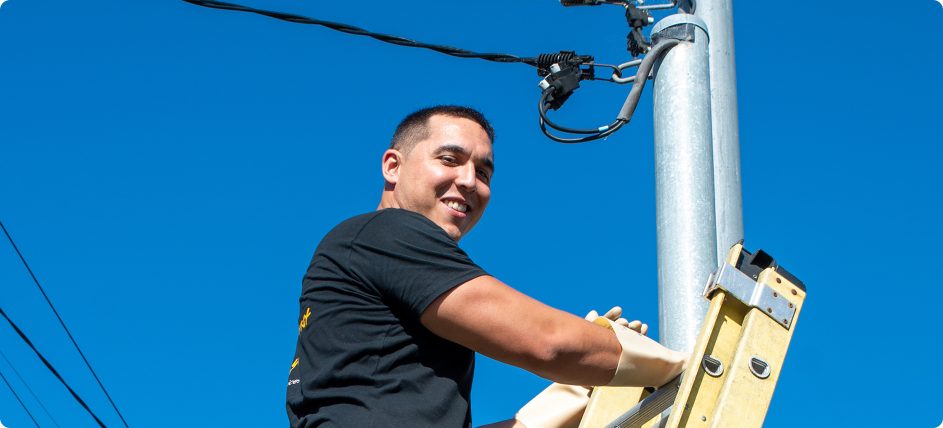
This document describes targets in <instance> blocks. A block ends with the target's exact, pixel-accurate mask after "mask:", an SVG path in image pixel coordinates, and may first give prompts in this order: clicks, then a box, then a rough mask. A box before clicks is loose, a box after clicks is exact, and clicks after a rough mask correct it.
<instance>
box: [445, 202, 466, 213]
mask: <svg viewBox="0 0 943 428" xmlns="http://www.w3.org/2000/svg"><path fill="white" fill-rule="evenodd" d="M445 204H446V205H448V206H449V208H451V209H453V210H455V211H460V212H467V211H468V205H465V204H463V203H461V202H457V201H448V202H446V203H445Z"/></svg>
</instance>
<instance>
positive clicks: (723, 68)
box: [694, 0, 743, 265]
mask: <svg viewBox="0 0 943 428" xmlns="http://www.w3.org/2000/svg"><path fill="white" fill-rule="evenodd" d="M694 14H695V15H696V16H697V17H699V18H701V19H703V20H704V22H705V23H706V24H707V28H708V31H709V33H710V38H711V42H710V47H709V52H710V74H711V77H710V80H711V115H712V120H711V132H712V133H713V139H714V192H715V198H714V200H715V205H716V206H715V209H716V213H717V257H718V260H717V264H718V265H720V262H721V261H722V259H723V258H724V256H725V255H726V254H727V250H729V249H730V247H731V246H732V245H733V244H736V243H737V242H738V241H740V240H741V239H743V206H742V203H743V199H742V192H741V187H740V130H739V127H738V121H737V72H736V64H735V57H734V43H733V0H698V2H697V7H696V9H695V11H694Z"/></svg>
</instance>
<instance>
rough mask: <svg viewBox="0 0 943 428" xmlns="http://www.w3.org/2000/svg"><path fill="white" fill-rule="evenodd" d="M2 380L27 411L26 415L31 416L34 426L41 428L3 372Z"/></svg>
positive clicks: (0, 373)
mask: <svg viewBox="0 0 943 428" xmlns="http://www.w3.org/2000/svg"><path fill="white" fill-rule="evenodd" d="M0 379H3V383H5V384H7V388H10V392H12V393H13V396H14V397H16V401H19V402H20V407H22V408H23V410H25V411H26V414H27V415H29V418H30V419H32V420H33V425H36V428H39V422H36V418H34V417H33V413H32V412H30V411H29V409H28V408H27V407H26V404H23V400H21V399H20V395H19V394H17V393H16V390H14V389H13V385H10V381H8V380H7V377H6V376H4V375H3V372H2V371H0Z"/></svg>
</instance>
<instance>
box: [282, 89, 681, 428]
mask: <svg viewBox="0 0 943 428" xmlns="http://www.w3.org/2000/svg"><path fill="white" fill-rule="evenodd" d="M493 140H494V131H493V129H492V127H491V125H490V124H489V123H488V122H487V120H485V118H484V117H483V116H482V115H481V114H480V113H478V112H477V111H475V110H472V109H469V108H466V107H457V106H439V107H433V108H429V109H423V110H420V111H418V112H415V113H413V114H411V115H409V116H407V117H406V119H404V120H403V122H402V123H400V125H399V126H398V127H397V129H396V132H395V134H394V136H393V141H392V143H391V145H390V148H389V149H388V150H387V151H386V152H385V153H383V157H382V174H383V178H384V180H385V185H384V189H383V193H382V195H381V197H380V204H379V207H378V209H377V211H375V212H371V213H368V214H363V215H360V216H356V217H353V218H351V219H348V220H347V221H344V222H343V223H341V224H340V225H338V226H337V227H335V228H334V229H333V230H332V231H331V232H329V233H328V234H327V236H325V237H324V239H323V240H322V241H321V243H320V245H319V246H318V249H317V250H316V251H315V255H314V257H313V259H312V261H311V265H310V266H309V268H308V272H307V274H306V275H305V278H304V281H303V286H302V288H303V289H302V295H301V298H300V304H301V314H302V315H301V320H300V323H299V328H298V330H299V332H298V346H297V349H296V355H295V360H294V361H293V363H292V369H291V371H290V374H289V381H288V400H287V401H288V403H287V404H288V406H287V407H288V415H289V419H290V421H291V424H292V426H293V427H312V426H319V427H328V426H331V427H333V426H337V427H468V426H470V425H471V409H470V402H469V399H470V393H471V381H472V374H473V371H474V353H475V352H480V353H482V354H484V355H487V356H489V357H491V358H494V359H496V360H499V361H503V362H505V363H508V364H512V365H515V366H518V367H521V368H524V369H526V370H529V371H531V372H533V373H535V374H537V375H540V376H542V377H545V378H547V379H550V380H553V381H555V382H560V383H561V384H572V385H646V386H658V385H661V384H663V383H665V382H667V381H668V380H670V379H671V378H672V377H674V376H675V375H677V374H678V373H679V372H680V371H681V368H682V365H683V364H684V359H685V357H684V355H682V354H680V353H677V352H674V351H671V350H668V349H666V348H663V347H661V346H660V345H658V344H657V343H656V342H654V341H652V340H650V339H648V338H646V337H644V336H642V335H640V334H638V333H636V332H634V331H631V330H629V329H627V328H625V327H624V326H623V325H625V324H626V323H625V322H621V325H620V323H617V322H613V320H615V319H618V314H617V313H615V314H614V313H610V314H608V315H609V316H608V317H604V318H600V319H601V320H603V322H602V323H601V324H602V325H606V326H608V327H609V328H608V329H607V328H601V327H600V326H599V325H596V324H594V323H590V322H586V320H584V319H581V318H579V317H576V316H573V315H570V314H568V313H565V312H562V311H559V310H556V309H553V308H551V307H549V306H546V305H543V304H542V303H540V302H538V301H536V300H534V299H531V298H529V297H527V296H525V295H523V294H521V293H520V292H518V291H516V290H514V289H513V288H511V287H509V286H507V285H505V284H504V283H502V282H501V281H499V280H498V279H496V278H494V277H492V276H490V275H488V274H487V273H486V272H485V271H484V270H482V269H481V268H480V267H478V266H477V265H475V264H474V263H473V262H472V261H471V260H470V259H469V258H468V256H467V255H466V254H465V252H463V251H462V250H461V249H459V248H458V246H457V242H458V241H459V240H460V239H461V238H462V237H463V236H464V235H465V234H466V233H468V232H469V231H470V230H471V229H472V228H473V227H474V226H475V224H476V223H477V222H478V220H479V219H480V218H481V216H482V214H483V213H484V210H485V207H487V205H488V201H489V199H490V197H491V190H490V182H491V177H492V174H493V173H494V158H493V155H492V142H493ZM594 318H596V317H595V315H594V314H591V315H590V316H589V317H588V318H587V319H589V320H592V319H594ZM597 322H598V321H597ZM634 328H636V329H637V330H641V329H642V327H641V323H638V322H635V323H634ZM613 333H615V334H613ZM574 388H577V387H568V386H565V385H559V384H555V385H554V386H552V387H551V388H548V390H547V391H546V392H545V393H542V394H541V395H540V396H538V397H537V398H535V400H533V401H532V402H531V403H530V404H528V406H527V407H525V409H523V410H522V412H520V413H519V414H518V416H517V417H516V418H515V419H512V420H508V421H505V422H501V423H499V424H496V425H495V426H502V427H503V426H506V427H510V426H518V427H519V426H526V428H540V426H563V425H565V424H567V423H570V424H572V421H573V420H577V421H578V417H579V414H577V413H576V412H578V413H582V408H583V407H582V406H585V399H586V394H585V393H584V391H585V389H574ZM564 408H565V409H570V410H567V411H565V412H563V413H565V414H561V415H558V416H559V417H556V416H555V417H551V418H546V417H545V416H546V413H547V412H551V413H552V412H553V411H558V410H559V409H564Z"/></svg>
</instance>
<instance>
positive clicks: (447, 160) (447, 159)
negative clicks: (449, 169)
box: [439, 155, 458, 165]
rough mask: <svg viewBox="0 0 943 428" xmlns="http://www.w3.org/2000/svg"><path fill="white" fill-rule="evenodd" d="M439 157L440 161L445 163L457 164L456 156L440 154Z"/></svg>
mask: <svg viewBox="0 0 943 428" xmlns="http://www.w3.org/2000/svg"><path fill="white" fill-rule="evenodd" d="M439 159H441V160H442V163H444V164H447V165H457V164H458V158H456V157H455V156H452V155H443V156H440V157H439Z"/></svg>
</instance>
